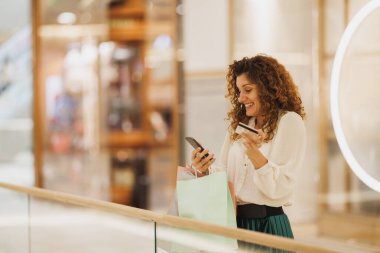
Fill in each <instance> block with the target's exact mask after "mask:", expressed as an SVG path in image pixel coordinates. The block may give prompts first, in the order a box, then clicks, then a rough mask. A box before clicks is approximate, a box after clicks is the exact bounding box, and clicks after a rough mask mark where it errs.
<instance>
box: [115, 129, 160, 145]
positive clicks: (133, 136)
mask: <svg viewBox="0 0 380 253" xmlns="http://www.w3.org/2000/svg"><path fill="white" fill-rule="evenodd" d="M153 141H154V140H153V137H152V136H151V135H150V134H149V133H147V132H143V131H135V132H130V133H124V132H121V131H120V132H111V133H109V134H108V145H109V146H110V147H125V148H127V147H141V146H150V145H151V144H152V143H153Z"/></svg>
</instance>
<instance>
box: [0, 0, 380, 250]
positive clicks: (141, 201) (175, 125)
mask: <svg viewBox="0 0 380 253" xmlns="http://www.w3.org/2000/svg"><path fill="white" fill-rule="evenodd" d="M368 2H370V1H366V0H265V1H264V0H237V1H233V0H145V1H144V0H125V1H123V0H114V1H111V0H108V1H106V0H65V1H64V0H35V1H33V0H1V1H0V180H1V181H3V182H9V183H14V184H20V185H24V186H34V185H35V186H39V187H43V188H46V189H51V190H55V191H62V192H67V193H74V194H78V195H81V196H87V197H92V198H96V199H100V200H106V201H111V202H115V203H120V204H125V205H130V206H134V207H138V208H143V209H149V210H154V211H158V212H166V210H167V209H168V207H169V205H170V202H171V200H172V197H173V193H174V188H175V181H176V167H177V165H184V164H185V163H187V162H188V161H189V157H190V152H191V150H192V149H191V147H190V146H189V145H188V144H186V143H185V142H184V136H193V137H195V138H196V139H198V140H200V141H201V143H202V144H203V145H204V146H205V147H207V148H209V149H210V150H211V151H212V152H214V153H216V154H218V153H219V149H220V147H221V144H222V141H223V139H224V136H225V133H226V130H227V123H226V121H225V120H224V119H225V117H226V112H227V110H228V104H227V101H226V99H225V97H224V94H225V86H226V81H225V74H226V69H227V66H228V64H230V63H231V62H232V61H233V60H234V59H240V58H242V57H244V56H253V55H255V54H257V53H266V54H269V55H272V56H274V57H276V58H278V59H279V61H280V62H282V63H283V64H284V65H285V66H286V67H287V68H288V69H289V70H290V72H291V74H292V75H293V77H294V79H295V82H296V83H297V84H298V86H299V89H300V91H301V94H302V98H303V101H304V105H305V109H306V112H307V120H306V127H307V134H308V143H307V155H306V159H305V161H304V166H303V169H302V171H300V172H299V173H300V175H299V181H298V185H297V191H296V201H295V204H294V205H293V206H292V207H289V208H287V209H286V212H287V213H288V214H289V217H290V220H291V223H292V224H293V225H294V228H295V233H296V235H299V236H301V237H302V236H305V237H306V236H309V238H311V239H312V238H317V237H318V238H326V239H328V240H336V241H339V242H342V243H348V244H355V245H360V246H362V247H372V248H376V249H380V194H379V192H376V191H375V190H373V189H371V188H370V187H368V186H366V184H365V183H363V182H362V181H361V180H359V179H358V177H357V175H355V174H354V173H353V172H352V171H351V169H350V166H349V165H348V163H347V162H346V160H345V158H344V157H343V155H342V153H341V151H340V148H339V146H338V143H337V139H336V136H335V133H334V130H333V127H332V119H331V116H330V105H329V102H330V97H329V96H330V77H331V71H332V64H333V61H334V56H335V53H336V50H337V47H338V45H339V41H340V38H341V36H342V35H343V32H344V30H345V28H346V26H347V25H348V24H349V22H350V20H352V18H353V16H354V15H355V14H356V13H357V12H358V11H359V10H360V9H361V8H362V7H363V6H364V5H365V4H367V3H368ZM379 27H380V8H378V9H377V10H376V11H374V12H373V13H372V14H371V15H370V16H369V17H368V18H367V19H365V20H364V22H363V23H362V24H361V25H360V26H359V28H358V31H357V32H356V33H355V34H354V36H353V38H352V40H351V42H350V44H349V47H348V50H347V55H346V56H345V58H344V64H343V68H342V72H341V74H342V78H341V84H340V88H339V98H340V112H341V120H342V125H343V128H344V133H345V135H346V136H347V140H348V143H349V145H350V148H351V150H352V152H353V154H354V156H355V157H356V159H357V160H358V161H359V163H360V165H361V166H362V167H363V168H364V170H365V171H366V173H367V174H368V175H370V176H371V177H372V178H374V179H377V180H380V170H379V165H380V138H379V136H380V135H379V134H378V128H379V126H380V113H379V108H380V100H379V99H378V98H379V95H380V86H379V80H380V71H379V70H380V29H379ZM2 200H3V202H4V199H2ZM379 251H380V250H379Z"/></svg>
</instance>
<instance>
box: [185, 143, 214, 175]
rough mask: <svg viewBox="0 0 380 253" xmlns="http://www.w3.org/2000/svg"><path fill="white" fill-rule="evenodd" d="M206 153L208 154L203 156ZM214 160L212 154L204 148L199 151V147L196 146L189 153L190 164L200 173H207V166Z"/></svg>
mask: <svg viewBox="0 0 380 253" xmlns="http://www.w3.org/2000/svg"><path fill="white" fill-rule="evenodd" d="M206 154H208V156H206V157H204V156H205V155H206ZM214 162H215V158H214V154H210V153H208V150H207V149H205V150H203V151H202V152H201V148H196V149H194V151H193V152H192V154H191V165H192V166H193V167H195V168H196V169H197V170H199V171H200V172H201V173H202V174H207V173H206V172H207V170H208V168H209V167H210V166H211V164H213V163H214Z"/></svg>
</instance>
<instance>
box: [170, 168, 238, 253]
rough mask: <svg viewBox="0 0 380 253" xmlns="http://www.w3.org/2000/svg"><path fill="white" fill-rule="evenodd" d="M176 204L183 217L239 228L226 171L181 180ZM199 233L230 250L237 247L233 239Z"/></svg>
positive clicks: (178, 185)
mask: <svg viewBox="0 0 380 253" xmlns="http://www.w3.org/2000/svg"><path fill="white" fill-rule="evenodd" d="M177 205H178V215H179V216H181V217H185V218H190V219H195V220H198V221H202V222H206V223H212V224H216V225H221V226H228V227H234V228H236V216H235V211H234V204H233V201H232V198H231V193H230V190H229V186H228V181H227V175H226V172H224V171H222V172H215V173H212V174H210V175H208V176H204V177H198V178H194V179H190V180H178V181H177ZM192 233H193V234H194V233H195V234H197V232H192ZM200 234H201V233H198V235H200ZM200 236H202V237H205V236H206V237H207V238H209V239H210V240H211V241H214V242H216V243H218V244H219V245H220V246H223V247H226V248H229V249H231V248H233V249H236V248H237V240H236V239H233V238H225V237H221V236H216V235H210V234H206V235H205V234H204V233H203V234H202V235H200Z"/></svg>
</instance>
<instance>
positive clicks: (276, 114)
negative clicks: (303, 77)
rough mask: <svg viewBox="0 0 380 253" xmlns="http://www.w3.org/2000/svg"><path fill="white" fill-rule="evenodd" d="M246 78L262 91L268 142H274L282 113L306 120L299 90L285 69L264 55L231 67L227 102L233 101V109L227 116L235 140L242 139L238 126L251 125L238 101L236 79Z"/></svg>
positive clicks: (264, 129)
mask: <svg viewBox="0 0 380 253" xmlns="http://www.w3.org/2000/svg"><path fill="white" fill-rule="evenodd" d="M242 74H246V76H247V78H248V79H249V80H250V81H251V82H252V83H254V84H255V85H257V87H258V91H259V92H258V93H259V100H260V102H261V106H262V111H263V112H264V127H263V131H264V132H265V133H266V138H265V139H264V142H269V141H270V140H272V139H273V137H274V135H275V131H276V129H277V122H278V120H279V118H280V116H281V114H282V113H285V112H287V111H293V112H296V113H298V114H299V115H300V116H301V117H302V119H304V118H305V116H306V114H305V111H304V107H303V105H302V100H301V96H300V94H299V91H298V88H297V86H296V84H295V83H294V81H293V78H292V77H291V76H290V74H289V72H288V71H287V70H286V69H285V67H284V66H283V65H282V64H280V63H279V62H278V61H277V60H276V59H274V58H272V57H270V56H267V55H263V54H259V55H256V56H254V57H252V58H248V57H244V58H243V59H241V60H239V61H234V62H233V64H231V65H229V68H228V73H227V76H226V78H227V94H226V98H228V99H229V100H230V103H231V106H232V108H231V110H230V111H229V112H228V114H227V120H228V121H230V126H229V132H230V137H231V139H233V140H236V139H238V138H239V136H238V134H236V133H235V129H236V127H237V125H238V123H239V122H243V123H246V124H247V123H248V121H249V119H250V117H248V116H246V112H245V107H244V106H243V105H242V104H241V103H239V101H238V98H239V90H238V87H237V85H236V78H237V77H238V76H240V75H242Z"/></svg>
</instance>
